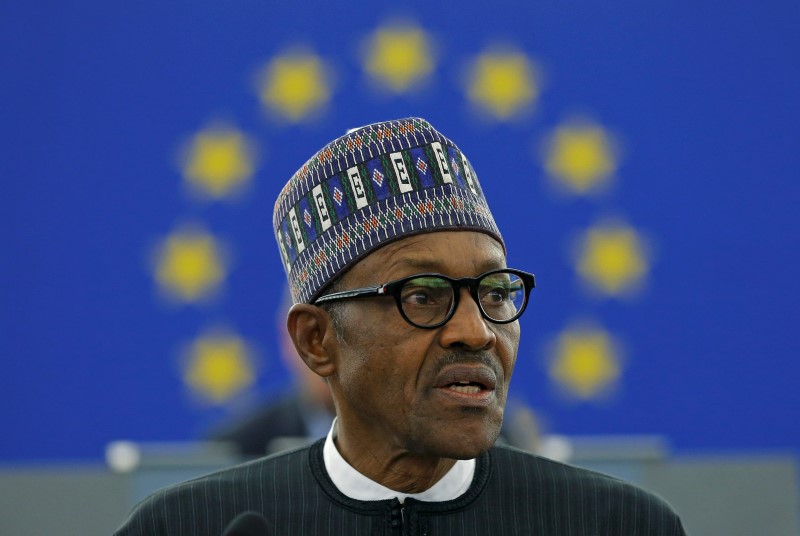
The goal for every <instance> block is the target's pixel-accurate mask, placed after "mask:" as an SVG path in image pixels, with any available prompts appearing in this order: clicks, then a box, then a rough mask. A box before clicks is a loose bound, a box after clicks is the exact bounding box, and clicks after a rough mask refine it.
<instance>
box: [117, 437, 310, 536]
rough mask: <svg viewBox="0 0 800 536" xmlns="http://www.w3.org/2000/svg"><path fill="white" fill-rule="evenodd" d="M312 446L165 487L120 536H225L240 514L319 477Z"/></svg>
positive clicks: (131, 518) (136, 510) (144, 502)
mask: <svg viewBox="0 0 800 536" xmlns="http://www.w3.org/2000/svg"><path fill="white" fill-rule="evenodd" d="M312 448H314V445H310V446H307V447H302V448H298V449H293V450H289V451H285V452H280V453H277V454H273V455H271V456H267V457H264V458H259V459H257V460H253V461H249V462H246V463H242V464H239V465H235V466H232V467H229V468H226V469H222V470H220V471H216V472H213V473H210V474H207V475H204V476H201V477H198V478H194V479H192V480H187V481H185V482H180V483H178V484H173V485H171V486H167V487H165V488H162V489H160V490H158V491H156V492H154V493H152V494H150V495H149V496H148V497H146V498H145V499H143V500H142V501H141V502H140V503H139V504H138V505H137V506H136V507H135V508H134V509H133V511H132V512H131V514H130V516H129V518H128V519H127V520H126V521H125V523H124V524H123V526H122V527H121V528H120V530H119V531H118V532H117V533H115V534H117V535H120V536H122V535H129V534H131V535H133V534H137V535H138V534H145V533H146V534H154V535H155V534H179V533H182V532H181V530H178V529H180V528H181V527H184V528H185V527H192V530H193V531H194V532H193V533H197V534H201V533H202V534H205V533H221V531H222V529H223V528H224V527H225V525H226V523H227V522H229V521H230V519H232V518H233V517H234V515H235V514H236V513H238V512H241V511H246V510H260V509H262V508H263V506H264V504H271V503H274V502H276V501H280V500H281V496H282V495H283V494H285V493H286V492H287V490H288V489H291V488H294V487H295V485H296V484H300V485H301V486H302V485H303V482H305V481H308V480H309V479H313V476H312V475H311V469H310V466H309V465H310V464H309V461H308V460H309V452H310V451H311V449H312ZM143 527H146V530H144V532H143V531H142V530H143ZM176 527H177V528H176ZM197 527H202V528H203V530H199V529H198V528H197ZM205 529H209V530H205Z"/></svg>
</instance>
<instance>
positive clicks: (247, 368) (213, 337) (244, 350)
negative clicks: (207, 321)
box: [183, 331, 255, 404]
mask: <svg viewBox="0 0 800 536" xmlns="http://www.w3.org/2000/svg"><path fill="white" fill-rule="evenodd" d="M183 379H184V382H185V383H186V384H187V385H188V386H189V387H190V388H191V389H192V390H193V391H194V392H196V393H198V394H200V395H201V396H203V397H204V398H206V399H208V400H210V401H211V402H213V403H216V404H219V403H222V402H225V401H227V400H229V399H230V398H231V397H233V396H234V395H236V394H237V393H239V392H241V391H243V390H244V389H246V388H247V387H249V386H251V385H252V384H253V382H254V381H255V372H254V366H253V362H252V358H251V352H250V350H249V349H248V346H247V343H246V342H245V341H244V340H243V339H241V338H240V337H237V336H235V335H232V334H229V333H226V332H222V331H220V332H211V333H208V334H206V335H203V336H201V337H199V338H198V339H197V340H195V341H194V343H193V344H192V345H191V348H190V349H189V355H188V361H187V363H186V366H185V369H184V375H183Z"/></svg>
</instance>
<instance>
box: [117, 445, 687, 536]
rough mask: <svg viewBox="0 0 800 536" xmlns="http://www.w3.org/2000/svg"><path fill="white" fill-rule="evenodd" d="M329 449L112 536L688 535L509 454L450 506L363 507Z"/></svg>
mask: <svg viewBox="0 0 800 536" xmlns="http://www.w3.org/2000/svg"><path fill="white" fill-rule="evenodd" d="M323 442H324V440H322V441H319V442H317V443H315V444H314V445H312V446H311V447H307V448H303V449H298V450H294V451H290V452H286V453H280V454H277V455H274V456H270V457H267V458H262V459H260V460H256V461H253V462H250V463H247V464H243V465H240V466H237V467H234V468H231V469H226V470H224V471H220V472H218V473H214V474H211V475H208V476H205V477H202V478H199V479H196V480H192V481H189V482H185V483H182V484H177V485H175V486H171V487H169V488H165V489H163V490H161V491H158V492H156V493H154V494H153V495H151V496H150V497H148V498H147V499H145V500H144V501H142V503H140V504H139V505H138V506H137V507H136V508H135V509H134V511H133V512H132V513H131V515H130V517H129V518H128V519H127V520H126V521H125V523H124V524H123V526H122V527H121V528H120V529H119V530H118V531H117V532H116V533H115V536H140V535H141V536H143V535H149V536H161V535H175V536H177V535H182V536H188V535H192V536H202V535H209V536H219V535H221V534H222V532H223V531H224V530H225V527H226V526H227V525H228V523H230V522H231V521H232V520H233V518H234V517H236V516H237V515H238V514H239V513H241V512H244V511H247V510H254V511H257V512H261V513H262V514H263V515H264V517H265V518H266V519H267V521H268V523H269V525H270V527H272V528H273V532H272V534H276V535H277V534H280V535H282V536H312V535H313V536H333V535H337V536H338V535H348V536H379V535H387V536H388V535H398V536H399V535H415V536H416V535H427V536H434V535H437V536H444V535H448V536H451V535H452V536H456V535H458V536H467V535H475V536H478V535H480V536H486V535H492V534H497V535H516V534H519V535H542V536H545V535H546V536H560V535H564V536H567V535H576V536H577V535H586V536H589V535H591V536H611V535H614V536H616V535H637V536H639V535H647V536H681V535H684V534H685V532H684V530H683V527H682V525H681V522H680V519H679V518H678V516H677V514H675V512H674V511H673V510H672V509H671V507H670V506H669V505H668V504H667V503H666V502H664V501H663V500H662V499H660V498H658V497H656V496H655V495H653V494H651V493H649V492H647V491H644V490H642V489H640V488H637V487H635V486H633V485H631V484H628V483H625V482H622V481H620V480H617V479H614V478H611V477H608V476H605V475H601V474H599V473H594V472H592V471H587V470H585V469H579V468H575V467H571V466H569V465H564V464H560V463H557V462H553V461H550V460H547V459H544V458H539V457H536V456H532V455H530V454H527V453H524V452H522V451H519V450H516V449H512V448H507V447H495V448H493V449H491V450H490V451H489V452H488V453H486V454H484V455H482V456H481V457H480V458H478V461H477V464H476V468H475V476H474V478H473V482H472V485H471V486H470V489H469V490H468V491H467V492H466V493H465V494H464V495H462V496H461V497H459V498H457V499H454V500H452V501H445V502H440V503H426V502H421V501H417V500H414V499H407V500H406V502H405V504H403V505H401V504H400V503H399V502H398V501H397V500H396V499H393V500H390V501H357V500H354V499H350V498H349V497H346V496H344V495H342V494H341V493H340V492H339V491H338V490H337V489H336V487H335V486H334V484H333V482H332V481H331V480H330V478H329V477H328V474H327V472H326V471H325V468H324V462H323V458H322V446H323Z"/></svg>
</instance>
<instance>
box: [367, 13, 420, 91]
mask: <svg viewBox="0 0 800 536" xmlns="http://www.w3.org/2000/svg"><path fill="white" fill-rule="evenodd" d="M433 67H434V65H433V53H432V50H431V43H430V39H429V38H428V36H427V35H426V33H425V32H424V31H423V30H422V29H421V28H419V27H418V26H415V25H413V24H410V23H402V24H401V23H398V24H394V25H389V26H384V27H382V28H379V29H378V30H376V31H375V33H373V34H372V36H371V37H370V38H369V40H368V43H367V46H366V54H365V58H364V69H365V70H366V71H367V73H369V75H370V76H372V77H373V78H374V79H375V80H376V81H378V82H379V83H381V84H383V85H385V86H387V87H388V88H389V89H391V90H392V91H394V92H395V93H403V92H406V91H408V90H409V89H410V88H411V86H413V85H414V84H417V83H419V82H420V81H422V80H423V79H424V78H425V77H426V76H428V75H430V73H431V72H433Z"/></svg>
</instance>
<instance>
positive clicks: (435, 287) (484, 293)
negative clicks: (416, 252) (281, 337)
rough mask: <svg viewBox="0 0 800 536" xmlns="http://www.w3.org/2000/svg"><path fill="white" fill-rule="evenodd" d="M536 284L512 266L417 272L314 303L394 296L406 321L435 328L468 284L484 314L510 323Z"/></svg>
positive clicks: (448, 315)
mask: <svg viewBox="0 0 800 536" xmlns="http://www.w3.org/2000/svg"><path fill="white" fill-rule="evenodd" d="M535 286H536V279H535V277H534V275H533V274H529V273H527V272H523V271H522V270H512V269H508V268H506V269H502V270H492V271H490V272H486V273H484V274H481V275H479V276H478V277H464V278H461V279H453V278H452V277H447V276H446V275H441V274H417V275H412V276H409V277H404V278H403V279H398V280H397V281H392V282H391V283H386V284H385V285H378V286H376V287H364V288H357V289H353V290H345V291H342V292H334V293H332V294H328V295H326V296H322V297H320V298H317V299H316V300H315V301H314V305H320V304H322V303H329V302H332V301H337V300H349V299H351V298H371V297H375V296H393V297H394V300H395V302H396V303H397V309H398V310H399V311H400V314H401V315H402V317H403V318H404V319H405V320H406V322H408V323H409V324H411V325H412V326H416V327H418V328H423V329H433V328H438V327H439V326H441V325H443V324H445V323H446V322H447V321H448V320H450V319H451V318H452V317H453V314H454V313H455V311H456V308H457V307H458V300H459V297H460V296H461V288H462V287H467V288H468V289H469V291H470V295H471V296H472V298H473V299H474V300H475V303H477V304H478V308H479V309H480V311H481V315H482V316H483V318H485V319H486V320H489V321H490V322H494V323H495V324H508V323H509V322H513V321H514V320H516V319H517V318H519V317H520V316H521V315H522V313H523V312H524V311H525V307H526V306H527V305H528V297H529V296H530V293H531V290H533V288H534V287H535Z"/></svg>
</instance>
